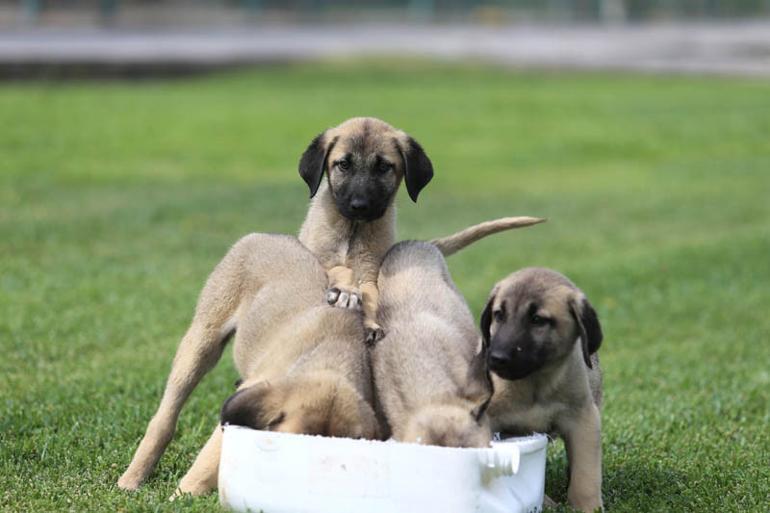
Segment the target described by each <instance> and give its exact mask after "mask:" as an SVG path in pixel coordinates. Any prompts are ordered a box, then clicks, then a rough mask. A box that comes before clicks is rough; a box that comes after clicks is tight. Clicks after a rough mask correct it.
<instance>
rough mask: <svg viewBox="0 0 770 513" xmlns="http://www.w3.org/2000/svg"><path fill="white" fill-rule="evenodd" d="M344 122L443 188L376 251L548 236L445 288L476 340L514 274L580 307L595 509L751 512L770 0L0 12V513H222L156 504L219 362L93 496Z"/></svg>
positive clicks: (55, 5)
mask: <svg viewBox="0 0 770 513" xmlns="http://www.w3.org/2000/svg"><path fill="white" fill-rule="evenodd" d="M361 115H370V116H376V117H379V118H382V119H384V120H386V121H388V122H390V123H392V124H393V125H394V126H397V127H399V128H401V129H403V130H405V131H406V132H408V133H409V134H410V135H412V136H414V137H415V138H416V139H417V140H418V141H419V142H420V143H421V145H422V146H423V147H424V148H425V150H426V152H427V153H428V155H429V156H430V158H431V159H432V161H433V164H434V168H435V170H436V174H435V177H434V179H433V181H432V182H431V184H430V185H429V186H428V187H427V188H426V190H425V191H423V192H422V193H421V195H420V199H419V203H418V204H416V205H415V204H414V203H412V202H411V201H410V200H409V198H408V197H407V196H406V195H405V194H404V193H403V192H401V193H400V194H399V196H398V198H397V202H398V208H399V214H398V215H399V220H398V225H399V228H398V238H399V239H412V238H416V239H422V240H425V239H430V238H434V237H437V236H440V235H443V234H449V233H452V232H454V231H456V230H458V229H460V228H462V227H465V226H468V225H470V224H473V223H477V222H480V221H483V220H486V219H492V218H495V217H501V216H507V215H535V216H542V217H547V218H548V219H549V221H548V223H545V224H542V225H538V226H536V227H532V228H528V229H526V230H517V231H515V232H512V233H506V234H499V235H496V236H494V237H490V238H488V239H486V240H484V241H480V242H478V243H477V244H474V245H473V246H472V247H470V248H468V249H466V250H464V251H463V252H461V253H460V254H458V255H456V256H453V257H452V258H450V259H449V267H450V270H451V273H452V277H453V279H454V280H455V281H456V283H457V286H458V288H459V289H460V290H461V291H462V293H463V295H464V296H465V298H466V299H467V301H468V304H469V307H470V308H471V310H472V311H473V313H474V315H476V318H478V315H479V313H480V310H481V308H482V307H483V305H484V303H485V301H486V298H487V295H488V293H489V291H490V289H491V287H492V286H493V284H494V283H495V282H497V281H498V280H499V279H501V278H502V277H504V276H506V275H507V274H509V273H511V272H512V271H514V270H516V269H519V268H521V267H524V266H532V265H536V266H546V267H552V268H555V269H558V270H559V271H561V272H563V273H565V274H566V275H567V276H569V277H570V278H571V279H573V280H574V281H575V283H577V284H578V285H579V286H580V287H581V288H582V289H583V290H584V291H585V292H586V294H587V295H588V297H589V298H590V299H591V302H592V304H593V305H594V306H595V307H596V309H597V311H598V312H599V317H600V319H601V322H602V326H603V330H604V333H605V341H604V343H603V345H602V348H601V358H602V367H603V370H604V378H605V406H604V410H603V420H602V425H603V437H604V497H605V505H606V506H607V510H608V511H627V512H633V513H639V512H651V513H652V512H655V513H657V512H660V511H719V512H746V511H757V512H760V511H761V512H766V511H767V505H768V495H767V493H768V490H770V466H768V465H767V462H768V461H769V460H770V440H769V439H768V436H767V435H768V428H767V426H768V425H770V410H768V407H767V405H768V404H770V373H768V367H767V362H768V361H770V343H768V341H770V316H768V315H767V311H768V308H767V307H768V305H769V304H770V287H768V283H770V265H768V255H770V201H768V198H769V197H770V144H769V143H768V134H770V0H650V1H644V0H548V1H535V0H516V1H504V0H500V1H471V0H463V1H459V0H453V1H449V0H434V1H430V0H408V1H407V0H402V1H396V0H393V1H367V2H352V1H347V2H345V1H322V0H314V1H286V2H278V1H268V0H262V1H260V0H242V1H235V0H233V1H213V0H174V1H158V0H155V1H152V0H144V1H131V0H101V1H99V0H90V1H85V0H48V1H46V0H17V1H9V0H0V355H1V356H0V511H93V510H101V511H182V510H183V511H186V512H189V511H201V512H204V511H205V512H210V511H217V508H218V506H217V501H216V497H214V496H211V497H207V498H201V499H190V500H184V501H176V502H174V503H170V502H168V500H167V498H168V496H169V495H170V494H171V493H172V491H173V490H174V488H175V484H176V482H177V481H178V479H179V478H180V477H181V476H182V475H183V474H184V472H185V471H186V470H187V468H188V467H189V465H190V463H191V462H192V459H193V457H194V455H195V454H196V453H197V451H198V449H199V448H200V446H201V445H202V443H203V442H204V441H205V439H206V438H207V437H208V435H209V433H210V432H211V429H212V426H214V425H215V423H216V422H217V412H218V411H219V409H220V407H221V405H222V402H223V401H224V399H225V398H226V397H228V396H229V395H230V393H231V391H232V389H233V387H232V384H233V382H234V381H235V379H236V378H237V377H238V376H237V373H236V371H235V369H234V368H233V364H232V358H231V355H230V354H229V351H230V350H227V352H226V353H225V355H224V356H223V357H222V360H221V362H220V364H219V365H218V366H217V367H216V368H215V369H214V370H212V371H211V373H210V374H209V375H208V376H207V377H206V379H204V380H203V382H202V383H201V385H200V386H199V387H198V388H197V389H196V390H195V393H194V394H193V395H192V397H191V398H190V400H189V402H188V405H187V407H186V408H185V410H184V411H183V413H182V415H181V417H180V420H179V428H178V430H177V434H176V436H175V438H174V440H173V442H172V443H171V444H170V446H169V449H168V451H167V452H166V454H165V455H164V457H163V458H162V459H161V461H160V464H159V466H158V468H157V470H156V472H155V473H154V474H153V476H152V477H151V479H150V481H149V482H148V483H147V485H146V486H145V487H144V488H142V490H141V491H139V492H137V493H136V494H125V493H123V492H121V491H120V490H118V489H117V487H116V486H115V483H116V481H117V478H118V476H119V475H120V474H121V473H122V472H123V470H124V469H125V466H126V465H127V464H128V462H129V460H130V457H131V454H132V453H133V451H134V450H135V448H136V445H137V442H138V440H139V439H140V438H141V436H142V434H143V432H144V430H145V428H146V426H147V422H148V420H149V419H150V418H151V416H152V414H153V412H154V410H155V408H156V407H157V404H158V400H159V398H160V394H161V393H162V390H163V384H164V380H165V377H166V375H167V373H168V369H169V365H170V362H171V359H172V357H173V354H174V351H175V348H176V346H177V344H178V341H179V339H180V337H181V336H182V334H183V333H184V332H185V329H186V328H187V326H188V324H189V322H190V317H191V314H192V311H193V308H194V305H195V301H196V297H197V294H198V292H199V291H200V289H201V286H202V284H203V283H204V281H205V279H206V276H207V275H208V273H209V272H210V271H211V269H212V268H213V267H214V266H215V265H216V263H217V262H218V261H219V260H220V259H221V258H222V256H223V255H224V254H225V252H226V251H227V249H228V248H229V247H230V246H231V245H232V244H233V242H234V241H236V240H237V239H238V238H239V237H242V236H243V235H244V234H247V233H249V232H254V231H258V232H273V233H297V230H298V229H299V226H300V224H301V222H302V219H303V218H304V216H305V212H306V210H307V202H308V197H307V188H306V187H305V184H304V182H303V181H302V180H301V179H300V177H299V176H298V174H297V162H298V160H299V157H300V155H301V154H302V152H303V150H304V149H305V148H306V147H307V145H308V143H309V142H310V141H311V140H312V139H313V137H314V136H316V135H317V134H318V133H319V132H321V131H322V130H324V129H325V128H327V127H330V126H334V125H337V124H338V123H340V122H341V121H343V120H345V119H346V118H349V117H352V116H361ZM566 465H567V464H566V459H565V456H564V451H563V446H562V445H560V444H559V443H556V444H552V446H551V448H550V449H549V465H548V469H547V473H548V476H547V477H548V479H547V492H548V494H549V495H550V496H551V497H553V498H555V499H556V500H558V501H561V502H563V501H564V500H565V499H566V486H567V485H566V483H567V476H566ZM559 511H568V509H567V508H562V509H561V510H559Z"/></svg>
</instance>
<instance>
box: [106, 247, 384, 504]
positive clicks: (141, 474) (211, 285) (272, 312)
mask: <svg viewBox="0 0 770 513" xmlns="http://www.w3.org/2000/svg"><path fill="white" fill-rule="evenodd" d="M327 285H328V281H327V276H326V272H325V270H324V268H323V266H322V265H321V264H320V262H319V261H318V259H317V258H316V257H315V256H314V255H313V254H312V253H310V251H309V250H308V249H307V248H305V247H304V246H303V245H302V244H301V243H300V242H299V241H298V240H297V239H296V238H294V237H290V236H284V235H265V234H252V235H249V236H246V237H244V238H243V239H241V240H240V241H238V242H237V243H236V244H235V245H234V246H233V248H232V249H231V250H230V251H229V252H228V254H227V255H226V256H225V257H224V259H223V260H222V261H221V262H220V263H219V265H217V267H216V268H215V269H214V271H213V272H212V274H211V276H210V277H209V279H208V281H207V282H206V285H205V286H204V288H203V291H202V292H201V295H200V298H199V300H198V306H197V308H196V313H195V316H194V318H193V321H192V325H191V326H190V328H189V330H188V332H187V334H186V335H185V336H184V338H183V339H182V342H181V344H180V347H179V350H178V351H177V355H176V357H175V359H174V364H173V366H172V370H171V374H170V376H169V379H168V383H167V385H166V391H165V393H164V395H163V399H162V400H161V404H160V407H159V408H158V412H157V413H156V415H155V417H153V419H152V420H151V421H150V424H149V426H148V428H147V433H146V435H145V437H144V438H143V439H142V441H141V443H140V444H139V448H138V449H137V451H136V454H135V456H134V459H133V461H132V462H131V465H130V466H129V467H128V470H126V472H125V473H124V474H123V476H122V477H121V478H120V480H119V482H118V484H119V485H120V486H121V487H122V488H128V489H133V488H136V487H137V486H139V484H140V483H141V482H142V481H143V480H144V478H145V477H146V476H147V474H148V473H149V472H150V471H151V469H152V468H153V467H154V465H155V464H156V462H157V460H158V459H159V457H160V455H161V454H162V452H163V450H164V449H165V446H166V445H167V444H168V442H169V441H170V439H171V437H172V436H173V432H174V428H175V424H176V419H177V417H178V414H179V410H180V409H181V406H182V404H183V403H184V401H185V399H186V398H187V396H188V395H189V394H190V392H191V391H192V389H193V387H194V386H195V384H196V383H197V382H198V381H199V380H200V378H201V377H202V375H203V374H204V373H205V372H206V371H207V370H208V369H210V368H211V367H213V366H214V364H215V363H216V361H217V360H218V358H219V356H220V355H221V352H222V350H223V349H224V346H225V343H226V341H227V339H228V338H229V337H230V335H232V334H233V333H234V335H235V336H234V338H235V342H234V348H233V355H234V359H235V364H236V368H237V369H238V372H239V374H240V375H241V377H242V378H244V382H243V384H242V385H241V390H242V391H241V392H239V393H238V394H237V395H236V396H235V397H234V398H233V399H232V400H231V401H230V402H229V403H228V407H226V408H225V412H226V413H229V414H232V415H235V417H232V418H231V417H230V416H227V415H226V418H228V419H229V420H232V421H235V420H236V417H237V416H238V415H241V418H243V415H245V413H244V412H245V411H246V410H245V408H243V407H242V405H244V404H246V403H248V404H249V408H250V410H249V411H250V415H251V419H252V420H250V421H249V423H248V425H252V424H258V425H260V426H261V427H266V428H269V429H275V430H281V431H288V432H300V433H314V434H326V435H329V436H349V437H362V438H375V437H377V436H378V434H379V428H378V426H377V421H376V419H375V416H374V413H373V411H372V408H371V406H370V404H371V402H372V400H373V390H372V386H371V376H370V371H369V365H368V355H367V354H366V349H365V347H364V345H363V343H362V340H363V338H364V327H363V324H362V320H361V315H360V313H359V312H354V311H350V310H343V309H338V308H331V307H329V306H328V305H327V304H326V301H325V294H326V288H327ZM236 328H237V330H236ZM244 401H245V402H244ZM257 409H258V410H259V411H258V412H257ZM233 412H235V413H233ZM238 412H240V413H238ZM220 446H221V430H220V429H219V428H217V429H215V431H214V433H213V434H212V436H211V438H210V439H209V441H208V442H207V443H206V445H205V446H204V448H203V450H202V451H201V453H200V454H199V455H198V457H197V459H196V460H195V463H194V464H193V466H192V467H191V469H190V470H189V472H188V473H187V474H186V475H185V476H184V477H183V478H182V480H181V482H180V484H179V489H178V492H179V493H192V494H201V493H205V492H208V491H209V490H212V489H214V488H216V480H217V470H218V466H219V450H220Z"/></svg>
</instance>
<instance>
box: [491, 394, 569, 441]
mask: <svg viewBox="0 0 770 513" xmlns="http://www.w3.org/2000/svg"><path fill="white" fill-rule="evenodd" d="M565 408H566V405H564V404H562V403H560V402H554V401H535V402H531V401H517V400H509V401H506V404H505V406H503V405H501V404H498V405H496V407H495V408H493V409H492V408H491V409H490V412H489V413H490V415H491V416H492V420H493V424H494V429H495V431H501V432H508V433H512V434H527V433H531V432H538V433H551V432H553V431H556V419H557V418H558V417H559V415H560V414H561V413H563V412H564V410H565Z"/></svg>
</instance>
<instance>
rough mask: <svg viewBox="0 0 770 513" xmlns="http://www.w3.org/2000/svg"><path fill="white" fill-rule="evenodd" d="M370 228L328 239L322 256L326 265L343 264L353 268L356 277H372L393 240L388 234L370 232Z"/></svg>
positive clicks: (329, 266) (328, 266)
mask: <svg viewBox="0 0 770 513" xmlns="http://www.w3.org/2000/svg"><path fill="white" fill-rule="evenodd" d="M367 231H368V230H360V231H356V232H353V233H351V234H348V235H347V236H343V235H342V234H337V236H336V237H333V238H332V240H329V241H327V243H326V244H325V248H324V250H323V251H322V253H323V255H322V258H321V261H322V263H323V264H324V266H325V267H327V268H331V267H334V266H338V265H343V266H345V267H349V268H351V269H353V270H354V271H355V273H356V278H359V279H361V278H368V279H371V276H370V275H371V274H372V273H374V276H376V273H377V271H378V269H379V265H380V262H381V261H382V258H383V257H384V256H385V253H386V252H387V250H388V248H389V247H390V246H391V245H392V240H388V238H387V236H386V234H377V235H373V234H369V233H367Z"/></svg>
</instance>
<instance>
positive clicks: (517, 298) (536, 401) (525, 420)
mask: <svg viewBox="0 0 770 513" xmlns="http://www.w3.org/2000/svg"><path fill="white" fill-rule="evenodd" d="M481 332H482V336H483V338H484V340H486V342H487V344H488V346H489V368H490V370H491V371H492V372H493V374H494V379H493V381H494V386H495V394H494V396H493V398H492V401H491V403H490V405H489V412H488V413H489V418H490V422H491V424H492V430H493V431H500V432H504V433H510V434H519V435H523V434H529V433H532V432H533V431H534V432H541V433H551V432H555V433H556V434H558V435H559V436H561V437H562V438H563V439H564V442H565V445H566V448H567V458H568V460H569V471H570V472H569V489H568V491H567V498H568V500H569V503H570V505H572V506H573V507H575V508H577V509H579V510H581V511H594V510H596V509H599V508H601V507H602V494H601V488H602V447H601V419H600V413H599V408H600V407H601V399H602V391H601V384H602V377H601V370H600V368H599V357H598V355H597V354H596V351H597V350H598V349H599V346H600V344H601V342H602V329H601V326H600V325H599V320H598V318H597V316H596V312H595V311H594V309H593V307H592V306H591V304H590V303H589V302H588V299H587V298H586V297H585V294H583V293H582V292H581V291H580V290H579V289H578V288H577V287H576V286H575V285H574V284H573V283H572V282H571V281H569V280H568V279H567V278H565V277H564V276H562V275H561V274H559V273H557V272H555V271H551V270H549V269H542V268H527V269H523V270H520V271H518V272H515V273H513V274H511V275H510V276H508V277H507V278H505V279H504V280H502V281H501V282H499V283H498V284H497V285H495V287H494V288H493V289H492V293H491V296H490V298H489V302H488V303H487V306H486V308H485V309H484V312H483V313H482V315H481Z"/></svg>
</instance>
